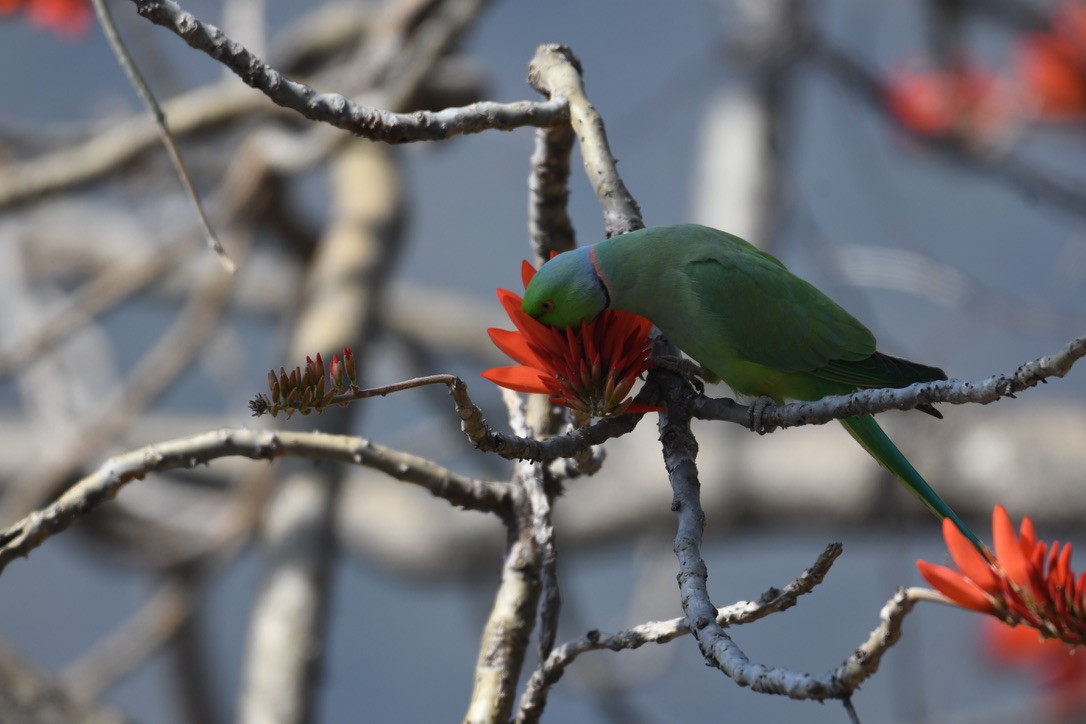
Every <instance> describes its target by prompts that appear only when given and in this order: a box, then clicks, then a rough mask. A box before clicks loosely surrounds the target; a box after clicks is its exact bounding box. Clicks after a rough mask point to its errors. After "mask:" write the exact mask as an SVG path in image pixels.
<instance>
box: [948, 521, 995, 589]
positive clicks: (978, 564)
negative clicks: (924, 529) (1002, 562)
mask: <svg viewBox="0 0 1086 724" xmlns="http://www.w3.org/2000/svg"><path fill="white" fill-rule="evenodd" d="M943 539H944V540H946V547H947V550H948V551H949V552H950V557H951V559H953V561H954V565H956V566H957V567H958V570H959V571H961V572H962V573H963V574H964V575H965V576H966V577H967V578H969V579H970V580H971V581H973V582H974V583H976V584H977V585H978V586H980V587H981V588H982V589H984V590H985V591H987V592H988V593H992V594H994V593H996V592H997V591H999V589H1000V582H999V576H998V575H997V574H996V572H995V571H994V570H993V569H992V566H991V564H990V563H989V562H988V559H986V558H985V557H984V556H983V555H981V552H980V551H978V550H977V547H976V546H975V545H973V542H972V541H970V540H969V539H968V538H966V537H965V534H963V533H962V532H961V530H959V529H958V526H957V525H955V524H954V521H952V520H951V519H950V518H943Z"/></svg>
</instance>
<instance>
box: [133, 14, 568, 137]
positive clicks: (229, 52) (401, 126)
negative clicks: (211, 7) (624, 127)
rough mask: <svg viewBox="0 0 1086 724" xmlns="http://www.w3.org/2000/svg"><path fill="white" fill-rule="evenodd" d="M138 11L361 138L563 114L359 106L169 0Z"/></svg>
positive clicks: (504, 125)
mask: <svg viewBox="0 0 1086 724" xmlns="http://www.w3.org/2000/svg"><path fill="white" fill-rule="evenodd" d="M133 2H135V3H136V7H137V11H138V12H139V14H140V15H142V16H143V17H145V18H147V19H148V20H150V21H151V22H153V23H155V24H156V25H161V26H162V27H165V28H167V29H168V30H171V31H173V32H174V33H176V34H177V35H178V36H179V37H180V38H181V39H182V40H184V41H185V42H186V43H188V44H189V45H190V46H191V47H193V48H195V49H196V50H200V51H202V52H204V53H207V54H208V55H209V56H211V57H212V58H214V59H215V60H218V61H219V62H221V63H223V64H224V65H226V66H227V67H228V68H230V69H231V70H233V71H234V72H235V73H236V74H237V75H238V77H240V78H241V79H242V80H243V81H245V83H247V84H248V85H250V86H252V87H253V88H255V89H257V90H259V91H261V92H262V93H264V94H265V95H266V96H267V97H268V98H270V99H271V100H272V101H273V102H275V103H276V104H277V105H280V106H283V107H284V108H289V109H292V110H294V111H297V112H298V113H300V114H301V115H303V116H305V117H306V118H308V119H309V120H311V121H317V122H320V123H328V124H330V125H332V126H335V127H336V128H341V129H343V130H345V131H350V132H351V133H355V134H357V135H359V136H362V137H363V138H368V139H370V140H373V141H384V142H386V143H409V142H415V141H438V140H444V139H447V138H452V137H453V136H458V135H461V134H467V133H480V132H482V131H486V130H492V129H497V130H511V129H513V128H519V127H521V126H550V125H554V124H556V123H560V122H562V121H563V120H564V119H565V118H566V117H567V115H568V110H567V108H566V104H565V102H564V101H561V100H552V101H548V102H545V103H532V102H529V101H520V102H518V103H494V102H480V103H473V104H472V105H470V106H467V107H464V108H447V109H445V110H442V111H436V112H432V111H415V112H414V113H406V114H405V113H391V112H389V111H383V110H379V109H376V108H369V107H366V106H360V105H358V104H357V103H354V102H353V101H351V100H350V99H349V98H346V97H345V96H342V95H340V94H338V93H318V92H317V91H316V90H314V89H313V88H311V87H309V86H307V85H305V84H304V83H299V82H297V81H292V80H289V79H287V78H285V77H284V76H283V75H282V74H280V73H279V72H278V71H276V70H274V69H273V68H271V67H270V66H268V65H267V64H265V63H264V62H263V61H261V60H260V59H259V58H257V57H256V56H254V55H253V54H252V53H250V52H249V51H248V50H246V49H245V48H244V47H242V46H241V45H239V44H238V43H236V42H234V41H233V40H231V39H230V38H228V37H226V36H225V35H224V34H223V33H222V31H221V30H219V29H218V28H216V27H215V26H213V25H207V24H204V23H202V22H201V21H200V20H198V19H197V18H196V17H194V16H193V15H192V14H190V13H187V12H185V11H184V10H182V9H181V7H180V6H179V5H177V3H174V2H172V1H171V0H133Z"/></svg>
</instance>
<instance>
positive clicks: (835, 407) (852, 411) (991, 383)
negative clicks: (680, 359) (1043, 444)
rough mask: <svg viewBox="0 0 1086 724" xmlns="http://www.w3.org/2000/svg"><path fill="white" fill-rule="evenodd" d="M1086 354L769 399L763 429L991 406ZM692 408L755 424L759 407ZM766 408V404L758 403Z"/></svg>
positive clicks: (1077, 348) (1083, 348)
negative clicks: (801, 398)
mask: <svg viewBox="0 0 1086 724" xmlns="http://www.w3.org/2000/svg"><path fill="white" fill-rule="evenodd" d="M1082 357H1086V337H1078V338H1076V339H1073V340H1071V341H1070V342H1068V343H1067V344H1066V345H1065V346H1064V348H1063V349H1062V350H1060V351H1059V352H1057V353H1056V354H1054V355H1051V356H1048V355H1046V356H1044V357H1039V358H1037V359H1035V360H1033V361H1032V362H1026V363H1025V364H1023V365H1021V366H1020V367H1019V368H1018V369H1017V370H1015V371H1014V372H1013V373H1012V374H1000V375H992V376H991V377H988V378H985V379H983V380H975V381H963V380H945V381H943V380H940V381H936V382H921V383H917V384H914V385H910V386H908V387H903V388H885V389H870V390H861V391H859V392H853V393H852V394H849V395H833V396H831V397H824V398H822V399H821V400H817V401H815V402H793V403H789V404H786V405H776V404H774V403H771V402H770V403H766V404H765V406H764V408H762V409H761V411H760V415H761V417H760V419H761V429H759V430H758V432H769V431H772V430H773V429H775V428H778V427H794V426H797V425H821V424H824V423H827V422H829V421H831V420H837V419H842V418H846V417H853V416H856V415H863V414H872V413H876V412H885V411H886V410H910V409H912V408H914V407H918V406H919V405H930V404H933V403H937V402H946V403H950V404H953V405H964V404H969V403H978V404H982V405H986V404H988V403H991V402H995V401H996V400H998V399H1000V398H1003V397H1014V396H1015V394H1017V393H1019V392H1022V391H1023V390H1028V389H1029V388H1031V387H1035V386H1037V385H1038V384H1040V383H1043V382H1046V381H1047V380H1048V379H1049V378H1051V377H1063V376H1064V375H1066V374H1067V373H1068V372H1069V371H1070V370H1071V367H1072V366H1073V365H1074V364H1075V362H1077V361H1078V360H1079V359H1081V358H1082ZM690 404H691V411H692V414H693V415H694V416H695V417H698V418H700V419H703V420H727V421H730V422H735V423H738V424H740V425H743V426H746V427H750V426H751V424H752V422H751V421H752V420H753V419H754V416H753V410H754V406H750V407H748V406H747V405H740V404H738V403H736V402H734V401H732V400H729V399H726V398H723V399H709V398H705V397H701V396H699V397H696V398H694V399H693V400H692V401H691V403H690ZM755 404H756V405H757V406H759V407H761V405H762V403H760V402H759V403H755Z"/></svg>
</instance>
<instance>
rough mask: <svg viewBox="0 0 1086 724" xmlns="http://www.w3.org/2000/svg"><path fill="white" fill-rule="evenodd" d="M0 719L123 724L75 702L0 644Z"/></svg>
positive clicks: (105, 711) (117, 716) (96, 708)
mask: <svg viewBox="0 0 1086 724" xmlns="http://www.w3.org/2000/svg"><path fill="white" fill-rule="evenodd" d="M0 719H2V720H3V721H5V722H8V723H9V724H11V723H13V722H14V723H17V722H26V723H27V724H29V723H30V722H34V723H35V724H37V723H38V722H50V723H51V724H52V723H55V724H67V723H69V722H70V723H71V724H77V723H78V724H124V722H127V721H128V719H127V718H126V717H124V716H123V715H121V714H120V713H119V712H116V711H112V710H109V709H105V708H102V707H99V706H98V705H96V704H88V703H85V702H82V701H79V700H78V699H77V698H76V697H75V696H73V695H72V694H70V693H69V692H68V691H66V690H65V689H64V687H62V686H61V685H59V684H58V683H56V682H55V681H53V680H52V679H51V678H50V677H49V676H47V675H46V674H44V673H42V672H40V671H39V670H38V669H37V668H36V667H35V666H33V665H32V664H31V663H30V662H28V661H26V660H24V659H23V658H21V657H20V656H18V655H17V654H16V653H15V652H14V651H12V650H11V649H10V648H9V647H8V645H7V644H6V643H4V642H2V641H0Z"/></svg>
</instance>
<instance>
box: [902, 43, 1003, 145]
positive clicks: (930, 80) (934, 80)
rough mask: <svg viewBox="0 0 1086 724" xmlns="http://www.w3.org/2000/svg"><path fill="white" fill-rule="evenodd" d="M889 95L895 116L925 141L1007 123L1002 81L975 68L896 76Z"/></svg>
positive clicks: (956, 66)
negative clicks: (1005, 120)
mask: <svg viewBox="0 0 1086 724" xmlns="http://www.w3.org/2000/svg"><path fill="white" fill-rule="evenodd" d="M884 93H885V103H886V107H887V109H888V110H889V112H890V114H891V115H892V116H893V117H894V118H895V119H897V121H898V122H899V123H901V125H903V126H904V127H905V128H907V129H909V130H910V131H913V132H914V133H917V134H920V135H922V136H946V135H950V134H952V133H963V132H964V133H970V132H987V131H989V130H991V129H992V128H993V127H994V126H996V125H998V124H999V122H1000V121H1001V120H1003V114H1002V113H1001V111H1000V109H1001V108H1002V106H1003V104H1002V102H1001V99H1000V83H999V79H998V77H997V76H996V74H995V73H992V72H990V71H987V70H984V69H982V68H980V67H978V66H976V65H975V64H973V63H971V62H964V61H963V62H959V63H955V64H954V67H952V68H951V69H950V70H946V71H943V70H935V69H902V70H899V71H896V72H895V73H893V74H891V76H890V78H889V80H888V81H887V83H886V87H885V90H884Z"/></svg>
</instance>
